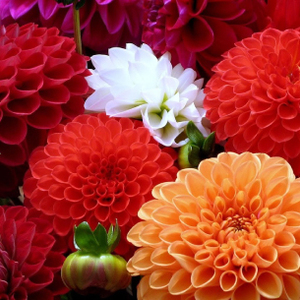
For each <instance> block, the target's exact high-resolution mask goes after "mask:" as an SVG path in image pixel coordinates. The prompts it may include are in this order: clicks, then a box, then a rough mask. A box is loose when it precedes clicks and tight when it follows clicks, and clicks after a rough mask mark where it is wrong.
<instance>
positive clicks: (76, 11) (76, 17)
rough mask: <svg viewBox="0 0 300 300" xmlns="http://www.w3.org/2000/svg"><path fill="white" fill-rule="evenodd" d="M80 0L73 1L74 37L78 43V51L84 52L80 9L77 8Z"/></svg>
mask: <svg viewBox="0 0 300 300" xmlns="http://www.w3.org/2000/svg"><path fill="white" fill-rule="evenodd" d="M77 2H78V0H75V1H74V2H73V25H74V39H75V43H76V51H77V53H79V54H82V43H81V30H80V16H79V9H76V5H77Z"/></svg>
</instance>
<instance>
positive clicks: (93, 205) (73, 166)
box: [23, 114, 177, 256]
mask: <svg viewBox="0 0 300 300" xmlns="http://www.w3.org/2000/svg"><path fill="white" fill-rule="evenodd" d="M166 149H167V150H166V151H165V150H164V149H162V150H161V148H160V147H159V145H158V143H157V142H156V141H154V140H153V139H152V138H151V136H150V133H149V131H148V129H146V128H144V127H142V122H141V121H132V120H130V119H128V118H121V119H116V118H109V117H108V116H106V115H105V114H97V115H80V116H78V117H76V118H75V119H74V120H73V121H72V122H69V123H68V124H66V125H59V126H58V127H57V129H56V130H54V131H52V133H51V134H50V135H49V136H48V144H47V145H46V146H45V147H39V148H37V149H36V150H35V151H33V154H32V156H31V159H30V161H29V165H30V170H29V171H28V172H27V174H26V175H25V180H24V187H23V188H24V193H25V197H26V199H25V203H26V205H32V206H33V207H34V208H35V209H37V210H39V211H41V212H42V213H43V214H45V215H47V216H48V218H51V219H52V220H53V226H54V230H55V232H56V233H57V234H58V235H60V236H65V237H71V238H72V235H73V227H74V225H78V224H79V223H81V222H82V221H87V222H88V223H89V225H90V226H91V228H92V229H93V230H94V229H95V227H96V226H97V224H98V222H100V223H101V224H102V225H103V226H105V227H106V229H108V227H109V225H110V224H115V221H116V219H118V224H119V226H120V229H121V234H122V237H121V242H120V244H119V246H118V247H117V248H116V251H115V252H116V253H118V254H121V255H125V256H128V255H130V256H131V255H132V252H133V249H134V248H133V246H131V245H130V244H129V243H128V242H127V240H126V234H127V232H128V230H129V229H130V228H131V227H132V226H133V224H135V223H136V222H137V221H138V217H137V211H138V210H139V208H140V207H141V205H142V204H143V203H144V202H145V201H147V200H149V199H150V198H151V190H152V187H153V186H154V185H156V184H158V183H161V182H164V181H167V180H170V179H171V178H175V176H176V172H177V168H176V167H175V166H174V158H173V157H172V156H171V155H172V154H174V152H175V150H173V149H172V150H173V152H171V155H170V154H169V153H170V148H166ZM70 242H71V243H72V239H70Z"/></svg>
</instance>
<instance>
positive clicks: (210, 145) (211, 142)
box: [202, 132, 215, 156]
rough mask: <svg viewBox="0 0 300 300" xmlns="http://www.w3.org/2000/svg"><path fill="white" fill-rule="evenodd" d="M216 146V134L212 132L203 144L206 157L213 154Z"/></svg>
mask: <svg viewBox="0 0 300 300" xmlns="http://www.w3.org/2000/svg"><path fill="white" fill-rule="evenodd" d="M214 146H215V132H211V133H210V134H209V136H208V137H207V138H206V139H205V140H204V142H203V146H202V152H203V154H205V155H206V156H208V155H209V154H211V153H212V152H213V150H214Z"/></svg>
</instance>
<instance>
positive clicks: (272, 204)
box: [128, 152, 300, 300]
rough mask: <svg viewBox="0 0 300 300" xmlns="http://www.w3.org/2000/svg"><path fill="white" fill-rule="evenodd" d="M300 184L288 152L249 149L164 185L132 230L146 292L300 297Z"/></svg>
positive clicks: (133, 266) (136, 268)
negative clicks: (285, 155) (276, 154)
mask: <svg viewBox="0 0 300 300" xmlns="http://www.w3.org/2000/svg"><path fill="white" fill-rule="evenodd" d="M299 188H300V180H299V179H295V176H294V174H293V171H292V169H291V167H290V165H289V164H288V163H287V162H286V161H285V160H284V159H282V158H280V157H269V156H268V155H266V154H252V153H249V152H245V153H243V154H241V155H238V154H235V153H232V152H228V153H222V154H219V155H218V157H216V158H211V159H206V160H203V161H202V162H201V163H200V164H199V167H198V169H197V170H196V169H183V170H180V171H179V172H178V175H177V179H176V181H175V182H165V183H162V184H160V185H157V186H156V187H155V188H154V189H153V196H154V197H155V199H153V200H152V201H149V202H147V203H146V204H144V205H143V206H142V208H141V209H140V211H139V213H138V215H139V217H140V218H141V219H142V220H143V221H141V222H139V223H137V224H136V225H135V226H134V227H133V228H132V229H131V230H130V232H129V233H128V240H129V241H131V242H132V243H133V244H134V245H136V246H137V247H140V248H139V249H138V250H137V251H136V253H135V254H134V256H133V257H132V258H131V259H130V261H129V263H128V270H129V271H130V272H131V273H132V274H133V275H143V278H142V280H141V282H140V285H139V288H138V299H155V298H157V299H162V298H164V299H170V300H171V299H235V300H242V299H243V300H245V299H246V300H248V299H249V300H253V299H299V297H300V289H299V280H300V276H299V267H300V251H299V249H300V239H299V237H300V206H299V203H300V202H299V197H298V195H299Z"/></svg>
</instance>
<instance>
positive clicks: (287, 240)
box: [274, 231, 296, 254]
mask: <svg viewBox="0 0 300 300" xmlns="http://www.w3.org/2000/svg"><path fill="white" fill-rule="evenodd" d="M295 242H296V239H295V237H294V235H293V234H292V233H291V232H288V231H282V232H278V233H277V234H276V236H275V239H274V247H275V248H276V249H277V251H278V253H279V254H280V253H283V252H286V251H288V250H290V249H292V247H293V246H294V245H295Z"/></svg>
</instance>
